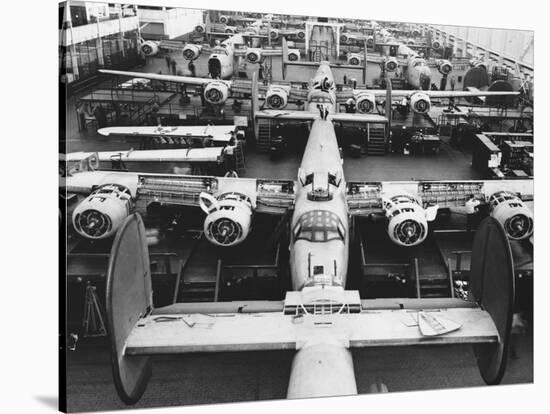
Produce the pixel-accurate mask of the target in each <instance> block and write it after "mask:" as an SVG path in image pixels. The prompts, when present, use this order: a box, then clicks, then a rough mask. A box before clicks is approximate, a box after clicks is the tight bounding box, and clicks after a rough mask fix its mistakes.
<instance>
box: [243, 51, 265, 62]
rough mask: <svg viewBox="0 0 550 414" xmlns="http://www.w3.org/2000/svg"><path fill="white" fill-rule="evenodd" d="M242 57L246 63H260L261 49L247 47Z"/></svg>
mask: <svg viewBox="0 0 550 414" xmlns="http://www.w3.org/2000/svg"><path fill="white" fill-rule="evenodd" d="M244 58H245V59H246V61H247V62H248V63H260V60H261V59H262V49H260V48H248V50H247V51H246V54H245V55H244Z"/></svg>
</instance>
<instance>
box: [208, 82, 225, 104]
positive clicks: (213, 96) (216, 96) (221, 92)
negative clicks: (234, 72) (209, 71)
mask: <svg viewBox="0 0 550 414" xmlns="http://www.w3.org/2000/svg"><path fill="white" fill-rule="evenodd" d="M228 97H229V87H228V86H227V84H226V83H225V82H222V81H212V82H210V83H209V84H208V85H206V87H205V88H204V99H205V100H206V102H208V103H209V104H211V105H223V104H224V103H225V101H227V98H228Z"/></svg>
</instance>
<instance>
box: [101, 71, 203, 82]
mask: <svg viewBox="0 0 550 414" xmlns="http://www.w3.org/2000/svg"><path fill="white" fill-rule="evenodd" d="M99 72H101V73H107V74H109V75H118V76H131V77H139V78H145V79H152V80H159V81H165V82H177V83H185V84H187V85H206V84H208V83H209V82H212V79H210V78H194V77H192V76H178V75H162V74H158V73H143V72H125V71H121V70H110V69H100V70H99Z"/></svg>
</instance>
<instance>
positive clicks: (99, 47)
mask: <svg viewBox="0 0 550 414" xmlns="http://www.w3.org/2000/svg"><path fill="white" fill-rule="evenodd" d="M96 25H97V39H96V40H95V47H96V50H97V63H98V64H99V65H100V66H105V59H104V58H103V40H102V38H101V29H100V26H99V19H98V20H97V23H96Z"/></svg>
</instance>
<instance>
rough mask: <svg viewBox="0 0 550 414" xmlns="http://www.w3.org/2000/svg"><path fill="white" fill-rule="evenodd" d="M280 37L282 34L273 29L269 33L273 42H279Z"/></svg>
mask: <svg viewBox="0 0 550 414" xmlns="http://www.w3.org/2000/svg"><path fill="white" fill-rule="evenodd" d="M280 35H281V32H280V31H279V30H278V29H271V30H270V32H269V37H271V40H277V39H278V38H279V36H280Z"/></svg>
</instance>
